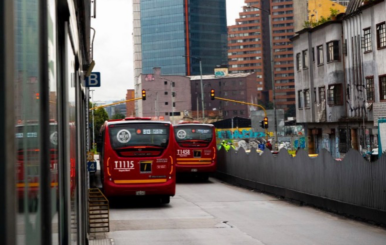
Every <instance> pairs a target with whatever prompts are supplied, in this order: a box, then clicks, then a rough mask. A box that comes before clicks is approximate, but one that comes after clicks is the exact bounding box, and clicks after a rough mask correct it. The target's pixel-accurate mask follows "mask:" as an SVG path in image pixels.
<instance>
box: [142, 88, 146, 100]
mask: <svg viewBox="0 0 386 245" xmlns="http://www.w3.org/2000/svg"><path fill="white" fill-rule="evenodd" d="M142 100H146V90H144V89H142Z"/></svg>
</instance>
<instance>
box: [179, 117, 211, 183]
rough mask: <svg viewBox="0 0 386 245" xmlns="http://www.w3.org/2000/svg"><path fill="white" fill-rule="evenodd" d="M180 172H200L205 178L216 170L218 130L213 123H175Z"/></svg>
mask: <svg viewBox="0 0 386 245" xmlns="http://www.w3.org/2000/svg"><path fill="white" fill-rule="evenodd" d="M174 135H175V141H176V142H175V143H176V153H177V156H176V160H177V163H176V168H177V172H178V173H188V172H189V173H199V174H201V175H202V176H203V177H204V178H208V177H209V174H211V173H214V172H215V171H216V164H217V149H216V130H215V127H214V126H213V125H212V124H200V123H181V124H178V125H174Z"/></svg>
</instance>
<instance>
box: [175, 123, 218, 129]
mask: <svg viewBox="0 0 386 245" xmlns="http://www.w3.org/2000/svg"><path fill="white" fill-rule="evenodd" d="M192 125H193V126H205V127H213V128H214V125H213V124H204V123H182V124H174V125H173V127H184V126H192Z"/></svg>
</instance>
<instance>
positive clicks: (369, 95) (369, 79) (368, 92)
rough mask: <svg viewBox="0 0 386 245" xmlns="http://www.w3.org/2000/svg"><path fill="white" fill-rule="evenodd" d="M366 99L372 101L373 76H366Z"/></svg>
mask: <svg viewBox="0 0 386 245" xmlns="http://www.w3.org/2000/svg"><path fill="white" fill-rule="evenodd" d="M366 95H367V101H374V77H366Z"/></svg>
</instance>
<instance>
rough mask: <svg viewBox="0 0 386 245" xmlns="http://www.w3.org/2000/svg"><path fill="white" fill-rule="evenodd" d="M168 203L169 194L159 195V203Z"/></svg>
mask: <svg viewBox="0 0 386 245" xmlns="http://www.w3.org/2000/svg"><path fill="white" fill-rule="evenodd" d="M168 203H170V196H161V204H168Z"/></svg>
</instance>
